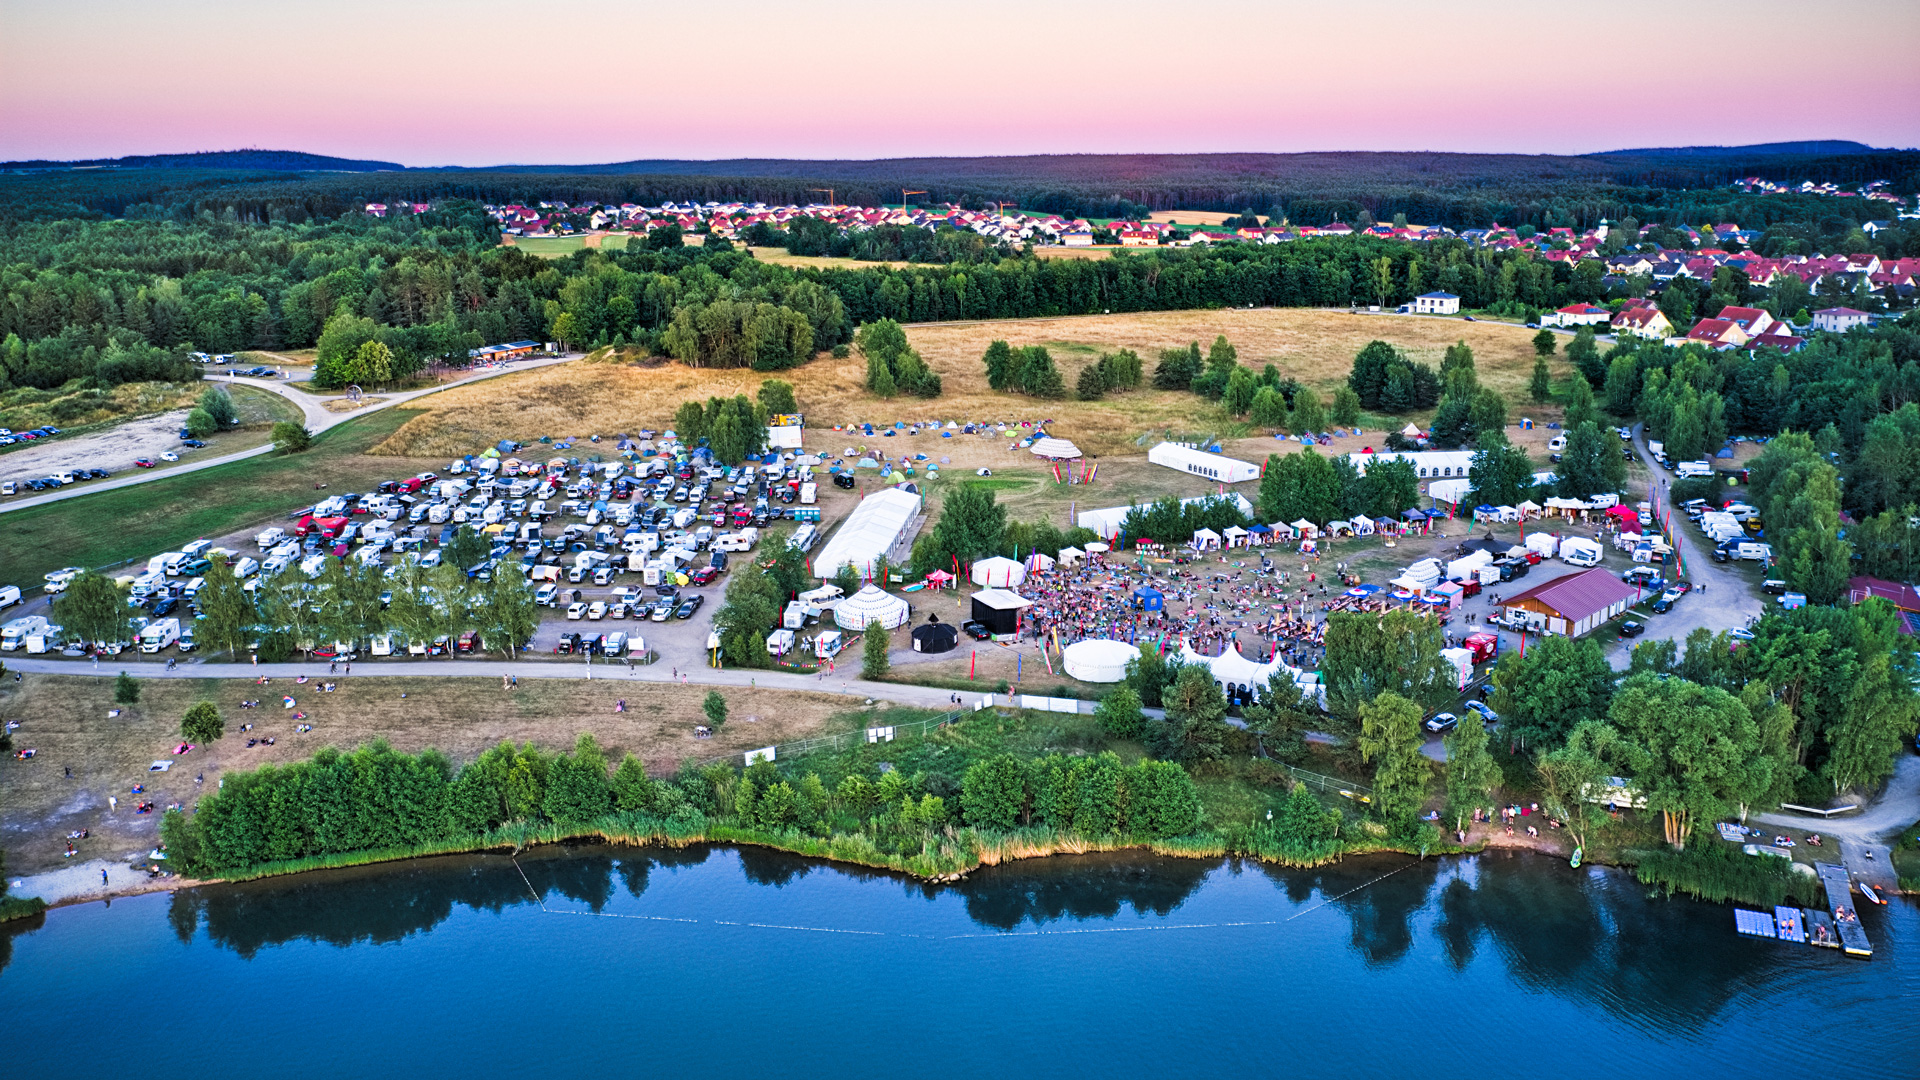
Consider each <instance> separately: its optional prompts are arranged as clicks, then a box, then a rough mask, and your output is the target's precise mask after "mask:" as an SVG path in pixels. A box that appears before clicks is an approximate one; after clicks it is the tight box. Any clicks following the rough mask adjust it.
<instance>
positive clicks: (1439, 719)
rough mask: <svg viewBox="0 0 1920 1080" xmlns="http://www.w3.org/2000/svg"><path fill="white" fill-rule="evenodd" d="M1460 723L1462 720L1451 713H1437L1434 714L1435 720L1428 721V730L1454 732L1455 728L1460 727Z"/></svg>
mask: <svg viewBox="0 0 1920 1080" xmlns="http://www.w3.org/2000/svg"><path fill="white" fill-rule="evenodd" d="M1459 723H1460V718H1459V717H1457V716H1455V715H1453V714H1452V713H1450V712H1443V713H1435V714H1433V718H1432V719H1430V720H1428V721H1427V730H1428V731H1452V730H1453V729H1454V728H1455V727H1457V726H1459Z"/></svg>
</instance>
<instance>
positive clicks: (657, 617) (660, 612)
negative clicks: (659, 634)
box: [647, 596, 673, 622]
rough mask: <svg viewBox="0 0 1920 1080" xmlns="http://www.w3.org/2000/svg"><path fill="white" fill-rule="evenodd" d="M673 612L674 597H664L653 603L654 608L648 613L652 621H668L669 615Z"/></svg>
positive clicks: (648, 617)
mask: <svg viewBox="0 0 1920 1080" xmlns="http://www.w3.org/2000/svg"><path fill="white" fill-rule="evenodd" d="M672 614H673V597H671V596H668V597H662V598H661V599H660V601H659V602H658V603H656V604H654V605H653V610H652V611H651V612H649V613H648V614H647V619H648V620H649V621H651V622H666V621H667V617H668V616H670V615H672Z"/></svg>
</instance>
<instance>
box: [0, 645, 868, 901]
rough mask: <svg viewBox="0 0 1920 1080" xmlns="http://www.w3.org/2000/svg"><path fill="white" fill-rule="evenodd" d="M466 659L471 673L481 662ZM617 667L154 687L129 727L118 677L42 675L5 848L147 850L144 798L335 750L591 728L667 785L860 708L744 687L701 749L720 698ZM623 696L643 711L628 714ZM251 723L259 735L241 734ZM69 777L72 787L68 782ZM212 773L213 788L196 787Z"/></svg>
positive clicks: (321, 671)
mask: <svg viewBox="0 0 1920 1080" xmlns="http://www.w3.org/2000/svg"><path fill="white" fill-rule="evenodd" d="M450 663H460V664H461V667H462V669H463V670H469V671H470V670H471V668H472V666H473V665H471V664H465V663H461V662H459V661H453V662H450ZM615 670H616V669H614V668H609V669H608V673H607V674H608V677H607V678H605V679H604V680H603V679H594V680H592V681H591V682H589V681H586V680H584V679H583V680H572V679H569V680H558V679H529V680H526V681H524V682H522V683H521V685H520V687H519V689H517V690H514V691H510V692H509V691H502V690H501V689H500V684H499V682H497V681H495V680H492V679H485V678H457V679H434V678H384V677H361V676H355V677H353V678H351V679H340V680H336V682H337V684H338V686H339V687H340V689H339V690H337V691H336V692H334V693H331V694H326V693H321V692H320V690H319V688H318V684H317V683H308V684H306V685H304V686H296V685H294V684H293V682H292V680H290V679H275V680H274V681H273V682H272V683H271V684H269V685H267V686H258V685H256V684H254V683H253V682H251V681H250V680H246V679H199V680H187V679H179V680H168V679H145V680H142V682H141V700H140V704H138V705H136V706H133V707H131V708H129V709H126V710H124V711H122V713H121V715H120V716H118V717H114V718H109V717H108V716H107V712H108V710H109V709H112V708H114V705H113V680H111V679H104V678H87V677H78V676H58V675H32V676H28V677H27V679H26V681H25V682H23V683H21V684H19V685H18V686H15V685H14V684H13V683H12V682H11V681H9V682H8V684H7V689H6V691H5V693H4V694H0V717H4V718H5V719H7V720H18V721H20V723H21V725H22V726H21V728H20V729H19V730H18V731H16V732H14V740H15V744H16V745H17V746H20V747H32V748H33V749H34V750H36V751H37V753H36V755H35V756H34V757H33V758H32V759H31V760H27V761H18V760H14V759H12V758H11V757H9V758H7V759H5V760H0V846H4V847H5V848H6V850H7V856H8V858H7V868H8V870H10V871H12V872H15V873H33V872H35V871H36V870H43V869H49V868H51V867H54V866H57V865H59V864H60V863H62V862H63V859H62V857H61V855H62V850H63V848H62V844H61V842H60V838H63V837H65V836H66V835H67V834H68V833H69V832H72V831H75V830H78V829H89V830H91V831H92V833H93V837H92V839H90V840H88V841H85V842H83V845H82V854H83V855H85V856H86V857H88V858H94V857H99V856H101V855H105V854H115V855H118V854H121V853H123V852H131V851H134V850H145V847H146V846H147V845H150V844H151V843H152V842H153V839H154V829H155V826H156V825H157V815H135V814H134V813H133V803H134V802H135V801H137V799H144V798H150V799H153V800H154V801H155V802H156V803H157V804H158V805H159V806H160V807H165V806H166V805H167V804H168V803H171V802H175V801H178V802H181V803H183V804H190V803H192V801H193V800H194V799H196V798H198V797H199V796H200V795H201V794H202V793H204V792H207V791H212V790H214V789H215V785H216V784H217V783H218V782H219V775H220V774H221V772H222V771H225V770H231V769H252V768H257V767H259V766H261V765H267V764H283V763H286V762H291V761H298V760H302V759H304V758H306V757H308V756H310V755H312V754H313V752H314V751H316V750H318V749H320V748H321V747H323V746H337V747H341V748H343V749H344V748H351V747H354V746H358V745H360V744H362V743H366V742H369V741H372V740H374V739H386V740H387V741H388V742H390V743H392V744H393V746H394V747H395V748H396V749H400V750H405V751H409V752H413V751H418V750H422V749H425V748H427V747H429V746H431V747H437V748H439V749H440V750H442V751H444V752H446V754H447V755H448V756H449V757H450V758H452V759H453V760H454V762H455V763H456V764H459V763H463V762H465V761H468V760H470V759H472V758H473V757H475V756H476V755H478V754H479V753H480V752H481V751H482V750H485V749H486V748H487V747H489V746H492V745H494V744H496V743H498V742H500V741H501V740H502V739H510V740H513V741H514V742H525V741H527V740H532V741H533V742H534V743H536V744H538V745H540V746H544V747H548V748H565V747H570V746H572V745H573V740H574V738H575V736H577V735H578V734H579V733H580V732H583V731H587V732H592V733H593V736H594V738H595V739H597V740H599V742H600V745H601V746H602V747H605V748H606V749H607V751H608V753H609V754H610V755H611V756H612V758H613V759H614V760H618V759H619V757H620V756H622V755H624V754H626V753H628V752H632V753H633V754H635V755H636V756H638V757H641V758H643V759H645V760H646V762H647V766H648V768H649V769H650V770H652V771H653V772H654V773H656V774H665V773H670V772H672V771H673V770H674V769H676V768H678V767H679V763H680V761H681V760H682V759H683V758H686V757H694V758H697V759H699V760H703V761H704V760H707V759H709V758H714V757H719V756H721V755H724V754H738V753H740V752H742V751H745V750H747V749H749V748H752V747H756V746H766V745H769V744H772V743H779V742H786V741H790V740H793V739H796V738H803V737H805V736H807V735H809V734H813V733H816V732H818V731H819V730H821V729H822V727H823V726H824V725H826V724H827V723H828V720H829V718H830V717H832V716H833V715H834V714H836V713H839V712H844V711H846V710H847V709H849V708H852V707H855V705H854V703H853V699H849V698H846V697H840V696H836V695H832V694H816V693H807V692H795V691H774V690H751V689H750V690H740V689H737V688H732V687H728V688H725V689H724V690H723V693H725V694H726V697H727V703H728V705H729V707H730V709H731V719H730V720H729V721H728V723H727V725H726V726H725V727H724V728H722V729H721V730H720V732H719V733H718V734H716V735H715V736H714V737H713V738H711V739H695V738H694V736H693V728H694V725H695V724H700V723H705V719H704V716H703V714H702V712H701V708H700V703H701V700H702V699H703V698H704V697H705V696H706V693H707V691H708V690H709V689H710V688H709V687H705V686H677V685H673V684H668V683H657V682H641V681H639V680H631V681H629V680H625V679H623V678H622V677H621V676H620V675H618V674H614V673H613V672H614V671H615ZM325 673H326V667H325V665H324V664H322V665H316V667H315V669H314V674H315V677H316V678H320V677H322V676H324V675H325ZM282 693H287V694H292V695H294V697H295V698H296V699H297V700H298V701H299V710H300V711H302V712H305V713H306V714H307V717H308V721H307V722H309V723H311V724H313V725H314V730H313V731H311V732H309V733H306V734H296V733H295V732H294V725H295V722H294V720H293V719H292V716H293V713H292V712H290V711H288V710H285V709H282V708H281V707H280V696H281V694H282ZM403 693H404V694H405V695H406V696H405V697H404V698H403V697H402V696H401V695H402V694H403ZM622 698H624V699H625V700H626V702H627V711H626V712H625V713H615V712H614V711H613V709H614V703H615V702H616V701H617V700H620V699H622ZM255 699H258V700H260V701H262V703H263V704H264V705H266V706H267V707H265V708H260V709H242V708H240V702H241V701H243V700H255ZM202 700H205V701H212V702H214V703H216V704H217V705H219V707H220V712H221V715H222V716H223V717H225V719H226V722H227V734H226V737H225V738H222V739H219V740H216V741H215V742H213V743H212V744H210V745H206V746H202V747H200V748H198V749H196V750H194V751H193V752H192V753H190V754H185V755H182V756H179V757H175V756H173V754H172V753H171V751H172V749H173V747H174V746H176V745H177V744H178V743H179V742H180V737H179V726H180V717H181V715H182V714H183V713H184V712H185V711H186V709H187V706H189V705H191V704H192V703H194V702H196V701H202ZM247 722H252V723H253V724H254V725H255V728H254V730H253V731H252V732H247V733H241V732H240V731H239V730H238V729H239V727H240V725H241V724H243V723H247ZM262 736H272V737H273V738H274V740H275V744H274V745H273V746H265V745H260V746H255V747H252V748H249V747H248V746H247V739H248V738H258V737H262ZM156 760H167V761H171V762H173V768H172V769H171V770H170V771H168V772H164V773H149V772H148V771H147V766H148V764H149V763H151V762H153V761H156ZM68 766H71V767H72V769H73V776H72V778H68V777H67V776H66V775H65V772H64V770H65V769H66V768H67V767H68ZM196 775H204V776H205V778H206V780H205V782H204V783H202V784H195V783H194V777H195V776H196ZM134 784H144V785H146V789H147V794H145V795H142V796H138V797H135V796H133V795H131V788H132V786H133V785H134ZM109 795H115V796H118V797H119V800H120V806H119V810H118V812H117V813H112V814H110V813H109V812H108V807H107V797H108V796H109Z"/></svg>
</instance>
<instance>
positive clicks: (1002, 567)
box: [968, 555, 1027, 589]
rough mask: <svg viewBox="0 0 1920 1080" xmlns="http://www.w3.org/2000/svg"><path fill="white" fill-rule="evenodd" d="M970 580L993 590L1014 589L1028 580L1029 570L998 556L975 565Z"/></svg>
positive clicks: (982, 560)
mask: <svg viewBox="0 0 1920 1080" xmlns="http://www.w3.org/2000/svg"><path fill="white" fill-rule="evenodd" d="M968 579H969V580H971V581H972V582H973V583H974V584H975V585H985V586H987V587H988V588H993V589H1014V588H1018V587H1019V586H1020V583H1021V582H1023V581H1025V580H1027V568H1026V567H1024V566H1022V565H1020V564H1019V563H1017V562H1014V561H1013V560H1012V559H1003V558H1001V557H1000V556H998V555H995V556H992V557H991V558H986V559H981V560H980V561H979V562H977V563H974V564H973V572H972V573H971V574H969V575H968Z"/></svg>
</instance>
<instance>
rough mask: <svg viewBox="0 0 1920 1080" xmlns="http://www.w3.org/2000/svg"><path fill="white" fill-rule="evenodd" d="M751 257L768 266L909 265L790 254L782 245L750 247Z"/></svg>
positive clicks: (854, 267)
mask: <svg viewBox="0 0 1920 1080" xmlns="http://www.w3.org/2000/svg"><path fill="white" fill-rule="evenodd" d="M747 250H748V251H751V252H753V257H754V259H755V260H757V261H759V262H763V263H766V264H768V265H769V266H811V267H813V268H814V269H816V270H864V269H868V268H871V267H875V266H910V265H912V264H911V263H904V262H874V261H870V260H865V259H844V258H835V257H833V256H831V255H791V254H788V253H787V249H786V248H782V247H750V248H748V249H747Z"/></svg>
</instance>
